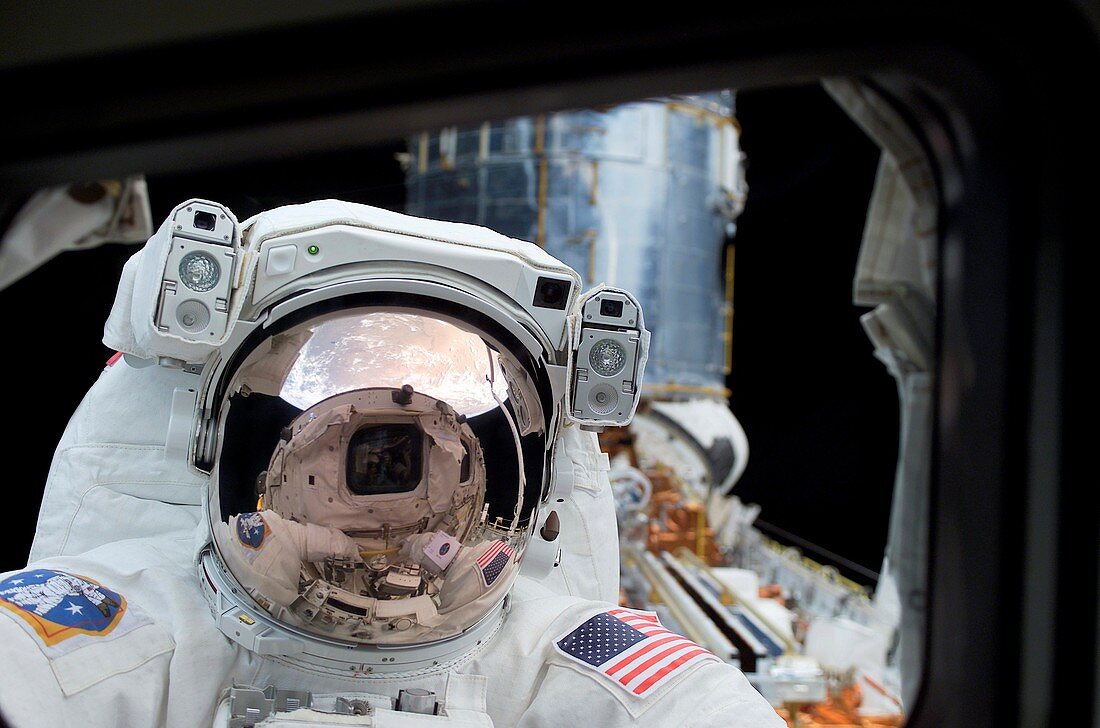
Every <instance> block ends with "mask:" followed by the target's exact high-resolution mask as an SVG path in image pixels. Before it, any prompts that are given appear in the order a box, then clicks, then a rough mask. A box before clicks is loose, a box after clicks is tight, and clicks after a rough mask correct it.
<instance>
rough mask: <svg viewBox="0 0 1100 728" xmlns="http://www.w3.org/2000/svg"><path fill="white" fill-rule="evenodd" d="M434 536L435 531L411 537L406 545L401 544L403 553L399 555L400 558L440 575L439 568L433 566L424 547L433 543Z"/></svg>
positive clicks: (406, 541) (400, 552) (406, 540)
mask: <svg viewBox="0 0 1100 728" xmlns="http://www.w3.org/2000/svg"><path fill="white" fill-rule="evenodd" d="M434 536H435V531H428V532H426V533H418V534H416V535H414V536H409V537H408V538H407V539H405V543H403V544H401V551H399V552H398V554H397V556H398V558H399V559H401V560H403V561H405V562H406V563H407V562H412V563H414V564H420V565H421V566H423V567H425V568H427V569H428V570H430V571H432V572H433V573H438V571H439V567H438V566H436V565H435V564H433V563H432V562H431V560H430V559H428V558H427V557H426V556H425V554H424V547H425V546H427V545H428V542H429V541H431V540H432V538H433V537H434Z"/></svg>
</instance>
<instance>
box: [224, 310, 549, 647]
mask: <svg viewBox="0 0 1100 728" xmlns="http://www.w3.org/2000/svg"><path fill="white" fill-rule="evenodd" d="M505 361H507V362H508V363H507V364H503V365H502V362H505ZM522 366H523V365H522V364H521V363H520V362H519V360H518V359H517V358H516V357H515V356H514V355H513V354H512V353H511V352H510V351H509V350H508V348H507V347H505V346H504V345H502V344H500V343H499V342H496V341H495V340H494V339H493V337H491V336H490V335H489V334H488V333H481V334H479V333H476V332H475V330H474V327H473V326H471V325H470V324H468V323H464V322H461V321H458V320H456V319H451V320H447V319H445V318H441V317H439V314H432V313H431V312H429V311H427V310H423V309H421V310H414V309H408V308H401V309H394V308H391V307H385V306H382V307H379V306H355V307H353V308H349V309H337V310H334V311H327V312H324V313H321V314H319V315H317V316H313V317H310V318H307V319H306V320H304V321H302V322H301V323H297V324H295V325H291V326H289V327H288V328H286V329H285V330H283V331H279V332H278V333H274V334H272V335H270V336H269V337H267V338H265V339H264V340H262V341H261V342H260V343H259V344H258V345H257V346H256V347H255V348H254V349H252V351H251V352H250V353H249V354H248V355H247V356H246V357H244V359H243V360H242V363H241V365H240V366H239V367H238V368H237V370H236V372H235V374H234V375H233V376H232V378H231V381H230V384H229V386H228V388H227V401H226V403H225V408H224V409H225V426H224V428H223V429H222V432H221V434H220V436H219V449H218V452H217V456H216V464H215V469H216V472H215V479H214V480H215V490H216V494H217V501H218V503H217V507H218V510H219V511H220V513H219V516H220V517H219V519H218V521H217V522H216V524H215V528H214V539H215V543H216V544H217V547H218V550H219V552H220V554H221V556H222V558H223V559H224V560H225V563H226V565H227V567H228V569H229V570H230V572H231V573H232V574H233V576H234V577H235V579H236V580H237V581H238V582H239V583H240V584H241V585H242V586H243V587H244V588H245V589H246V590H247V591H248V593H249V594H250V595H251V596H252V598H253V599H254V600H255V601H256V602H257V603H258V604H259V605H260V606H262V607H263V608H264V609H265V610H266V611H267V613H268V614H270V615H271V616H274V617H276V618H277V619H279V620H280V621H282V622H284V623H285V624H288V625H290V626H293V627H295V628H297V629H300V630H303V631H306V632H311V633H315V634H319V635H323V636H326V637H335V638H340V639H346V640H351V641H355V642H361V643H368V644H411V643H422V642H425V641H431V640H437V639H444V638H447V637H450V636H453V635H455V634H458V633H460V632H462V631H464V630H466V629H467V628H469V627H470V626H472V625H473V624H474V623H476V622H477V621H478V620H480V619H481V618H483V617H484V616H485V615H486V614H487V613H488V612H489V611H490V610H491V609H492V608H493V607H494V606H496V605H497V604H498V603H499V602H500V601H501V600H502V599H503V597H504V595H505V594H506V593H507V591H508V588H509V586H510V584H511V582H512V580H513V579H514V578H515V575H516V573H517V571H518V567H519V563H520V561H521V560H522V556H523V551H524V549H525V547H526V542H527V540H528V538H529V535H530V533H529V529H528V528H527V526H528V525H529V522H530V520H531V518H532V515H533V514H534V513H536V511H537V504H538V502H539V500H540V492H539V491H540V488H541V483H542V480H543V467H544V464H545V461H544V458H542V457H539V453H540V452H544V451H545V444H546V442H545V441H546V433H547V427H546V424H545V423H542V422H540V423H539V424H538V425H535V424H533V423H531V422H530V417H531V413H530V412H529V411H527V410H526V409H525V410H524V417H525V418H526V420H527V422H528V426H527V427H526V428H525V431H526V434H521V433H520V431H519V428H518V427H517V425H516V423H515V420H516V414H515V411H516V409H518V407H519V406H518V405H517V404H515V402H518V401H523V402H532V403H537V402H538V401H539V398H540V395H539V392H538V391H537V389H536V388H535V387H534V385H533V383H532V382H533V379H532V378H531V377H528V376H526V375H525V376H516V377H515V378H512V379H509V378H507V377H506V376H505V375H504V370H505V369H508V370H510V371H513V372H518V371H521V368H522ZM510 389H511V390H512V391H514V392H515V394H510V391H509V390H510ZM534 409H535V414H536V415H537V418H538V419H539V420H541V419H542V415H541V407H540V406H536V407H535V408H534ZM483 440H484V442H485V445H484V446H483V445H482V442H483ZM524 449H526V450H527V451H528V453H530V457H528V458H523V456H522V452H523V450H524ZM486 450H488V451H489V452H490V453H491V454H492V461H491V467H487V464H486V454H485V453H486ZM521 468H522V469H523V470H524V474H523V477H519V471H520V469H521ZM490 480H491V485H492V488H491V489H490V487H489V486H490ZM212 505H213V504H212ZM268 539H270V541H268ZM280 539H281V540H282V541H283V543H281V544H280V543H277V542H278V541H279V540H280ZM265 552H269V553H265Z"/></svg>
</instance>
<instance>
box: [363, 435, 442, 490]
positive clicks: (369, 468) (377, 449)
mask: <svg viewBox="0 0 1100 728" xmlns="http://www.w3.org/2000/svg"><path fill="white" fill-rule="evenodd" d="M423 453H424V436H423V433H421V432H420V428H418V427H417V426H416V425H414V424H411V423H395V424H385V425H371V426H369V427H364V428H362V429H360V430H359V431H358V432H356V433H355V434H354V435H352V438H351V442H350V443H349V444H348V463H347V483H348V489H349V490H350V491H351V492H352V493H354V494H355V495H379V494H382V493H407V492H409V491H411V490H414V489H415V488H416V486H417V485H419V484H420V480H421V478H422V476H423V471H424V468H423Z"/></svg>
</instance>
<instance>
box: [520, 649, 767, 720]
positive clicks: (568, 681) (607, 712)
mask: <svg viewBox="0 0 1100 728" xmlns="http://www.w3.org/2000/svg"><path fill="white" fill-rule="evenodd" d="M563 695H567V696H569V699H568V700H562V696H563ZM550 724H553V725H627V724H629V725H635V726H652V728H664V727H665V726H686V727H689V728H786V723H785V722H784V721H783V719H782V718H780V717H779V715H778V714H777V713H776V712H775V710H773V709H772V707H771V706H770V705H769V704H768V702H767V701H766V700H764V698H763V697H762V696H761V695H760V693H758V692H757V691H756V689H755V688H753V687H752V686H751V685H750V684H749V681H748V680H746V679H745V676H744V675H743V674H741V671H740V670H738V669H737V668H735V667H733V666H732V665H727V664H725V663H721V662H706V663H703V664H701V665H699V666H698V667H697V668H695V669H694V670H692V671H690V672H687V673H686V674H685V675H683V677H682V678H681V679H679V680H678V681H677V682H676V683H674V684H671V685H669V686H668V687H667V689H664V690H661V691H658V692H657V693H655V694H654V695H652V696H651V697H648V698H646V699H637V698H635V697H634V696H632V695H630V694H628V693H627V692H625V691H623V690H621V689H619V688H618V687H615V686H614V685H613V684H611V682H610V681H607V680H605V679H604V678H603V677H602V676H600V675H598V674H595V673H594V672H591V671H587V670H584V669H583V668H578V667H574V666H571V665H568V664H562V663H560V662H557V663H552V664H550V665H549V666H548V669H547V672H546V678H545V679H544V681H543V683H542V685H541V687H540V688H539V690H538V692H537V693H536V694H535V698H534V700H533V701H532V702H531V704H530V705H529V706H528V708H527V710H526V711H525V712H524V713H523V716H522V718H521V719H520V721H519V723H518V726H519V728H533V727H534V726H543V725H550Z"/></svg>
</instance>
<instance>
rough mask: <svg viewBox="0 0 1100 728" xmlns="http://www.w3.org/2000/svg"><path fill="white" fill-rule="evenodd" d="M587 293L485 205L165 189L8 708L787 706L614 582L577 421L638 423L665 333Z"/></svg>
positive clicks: (455, 713)
mask: <svg viewBox="0 0 1100 728" xmlns="http://www.w3.org/2000/svg"><path fill="white" fill-rule="evenodd" d="M579 289H580V280H579V278H578V277H577V276H576V274H575V273H574V272H573V271H572V270H570V269H569V268H567V267H565V266H564V265H562V264H561V263H559V262H558V261H556V260H555V259H553V258H551V257H550V256H549V255H547V254H546V253H545V252H544V251H542V250H540V249H539V248H537V247H535V246H533V245H529V244H527V243H521V242H518V241H514V240H511V239H508V238H504V237H502V236H499V235H496V234H494V233H491V232H490V231H487V230H484V229H482V228H476V227H471V226H466V225H456V224H448V223H438V222H433V221H426V220H419V219H416V218H410V217H407V216H403V215H398V214H394V213H389V212H385V211H381V210H375V209H372V208H367V207H363V206H359V205H349V204H346V203H340V202H334V201H325V202H318V203H312V204H308V205H301V206H294V207H287V208H280V209H277V210H273V211H271V212H267V213H263V214H261V215H259V216H257V217H256V218H253V219H252V220H250V221H246V223H245V224H244V225H239V224H238V223H237V222H236V220H235V218H234V217H233V215H232V213H231V212H230V211H229V210H227V209H225V208H224V207H222V206H220V205H217V204H214V203H210V202H205V201H201V200H192V201H189V202H187V203H184V204H183V205H181V206H179V207H178V208H176V210H175V211H174V213H173V215H172V216H171V217H170V218H169V219H168V220H167V221H166V222H165V224H164V225H163V226H162V227H161V228H160V230H159V231H158V232H157V233H156V235H154V236H153V237H152V238H151V239H150V241H149V243H148V244H147V245H146V247H145V249H144V250H143V251H142V253H140V254H139V255H138V256H135V258H134V259H133V260H132V261H131V262H130V263H129V264H128V265H127V267H126V270H125V271H124V274H123V280H122V283H121V285H120V288H119V295H118V298H117V299H116V303H115V308H114V310H113V311H112V315H111V318H110V320H109V321H108V324H107V327H106V331H105V342H106V343H108V345H109V346H112V347H113V348H116V349H118V350H119V351H121V352H124V354H125V357H124V358H123V359H122V360H118V359H117V358H116V359H115V360H113V361H112V362H111V364H110V365H109V366H108V367H107V369H106V370H105V372H104V374H103V376H102V377H101V379H100V381H99V382H98V383H97V384H96V385H95V387H93V390H92V391H91V392H90V393H89V396H88V397H87V398H86V400H85V402H84V403H83V404H82V405H81V408H80V409H79V410H78V411H77V413H76V415H74V417H73V420H72V422H71V423H70V426H69V428H68V430H67V431H66V434H65V436H64V438H63V440H62V442H61V443H60V445H59V448H58V452H57V454H56V455H55V460H54V464H53V467H52V469H51V474H50V478H49V481H48V483H47V489H46V493H45V495H44V498H43V506H42V513H41V515H40V519H39V528H38V534H37V536H36V541H35V545H34V548H33V550H32V564H31V565H30V566H28V567H27V568H26V569H22V570H20V571H18V572H13V573H8V574H4V575H0V614H2V616H0V665H3V666H4V668H5V669H4V670H3V674H2V675H0V714H2V715H3V716H4V718H6V719H7V720H8V721H9V722H10V723H11V724H13V725H15V726H24V725H26V726H35V725H50V726H57V725H77V724H79V725H82V726H86V725H99V724H103V725H112V726H114V725H126V726H141V725H171V726H176V725H179V726H191V725H217V726H225V725H229V726H252V725H262V726H308V725H376V726H387V725H394V726H400V725H424V726H427V725H447V724H449V725H468V726H488V725H498V726H510V725H532V726H533V725H551V724H553V725H571V724H581V723H584V724H593V725H619V724H627V723H639V724H645V725H672V724H676V725H680V724H686V725H736V726H771V725H775V726H779V725H782V721H781V720H780V719H779V718H778V716H776V714H775V713H774V712H773V711H772V710H771V708H770V707H769V706H768V705H767V703H766V702H765V701H764V700H763V699H762V698H761V697H760V696H759V695H758V694H757V693H756V692H755V690H753V689H752V688H751V686H749V684H748V682H747V681H746V680H745V678H744V677H743V676H742V675H741V674H740V672H739V671H738V670H736V669H735V668H734V667H732V666H730V665H726V664H724V663H723V662H722V661H720V660H719V659H718V658H716V657H715V656H714V655H712V654H711V653H709V652H708V651H706V650H705V649H703V648H701V647H699V646H698V645H696V644H694V643H693V642H691V641H690V640H687V639H685V638H683V637H681V636H679V635H677V634H674V633H672V632H670V631H668V630H667V629H665V628H664V627H663V626H662V625H661V624H660V622H659V621H658V620H657V618H656V616H655V615H653V614H651V613H648V612H640V611H635V610H629V609H623V608H620V607H617V606H616V605H615V604H613V603H610V601H608V600H614V599H615V598H616V596H617V594H616V592H617V590H616V579H617V573H616V570H617V552H616V543H615V536H614V515H613V511H612V510H611V507H610V492H609V489H608V487H607V484H606V483H607V481H606V476H605V475H604V472H603V471H605V470H606V468H607V464H606V458H604V457H602V455H601V454H600V453H599V450H598V445H597V443H596V442H595V437H594V435H593V434H592V433H591V432H590V431H585V430H582V429H581V428H582V427H585V428H595V427H601V426H613V425H618V424H624V423H625V422H628V421H629V420H630V418H631V417H632V415H633V413H634V410H635V408H636V406H637V398H638V396H639V395H638V393H639V391H640V383H641V377H642V372H643V370H644V365H645V357H646V349H647V345H648V333H647V332H646V330H645V327H644V324H643V320H642V312H641V310H640V308H639V307H638V305H637V301H636V300H635V299H634V298H633V297H632V296H631V295H630V294H629V293H627V292H625V291H621V290H617V289H614V288H608V287H600V288H597V289H596V290H595V291H592V292H589V293H588V294H585V295H583V296H582V295H580V293H579ZM559 534H560V536H559ZM521 572H522V576H521V575H520V573H521ZM594 598H596V599H602V600H605V601H594V600H593V599H594ZM12 666H17V669H11V667H12Z"/></svg>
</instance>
